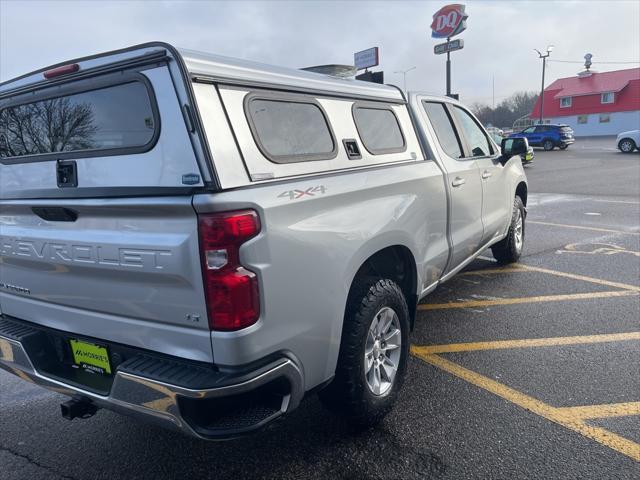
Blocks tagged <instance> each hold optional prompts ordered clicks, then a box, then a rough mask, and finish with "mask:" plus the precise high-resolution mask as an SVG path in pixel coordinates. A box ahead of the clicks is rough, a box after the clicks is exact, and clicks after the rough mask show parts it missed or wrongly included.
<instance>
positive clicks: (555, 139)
mask: <svg viewBox="0 0 640 480" xmlns="http://www.w3.org/2000/svg"><path fill="white" fill-rule="evenodd" d="M509 137H510V138H526V139H527V140H528V141H529V145H531V146H532V147H542V148H544V149H545V150H546V151H551V150H553V149H554V148H555V147H558V148H559V149H560V150H565V149H566V148H567V147H568V146H569V145H571V144H572V143H574V142H575V139H574V138H573V129H572V128H571V127H569V126H568V125H552V124H544V125H534V126H532V127H528V128H525V129H524V130H522V131H521V132H517V133H512V134H511V135H509Z"/></svg>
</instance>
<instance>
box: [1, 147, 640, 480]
mask: <svg viewBox="0 0 640 480" xmlns="http://www.w3.org/2000/svg"><path fill="white" fill-rule="evenodd" d="M614 143H615V142H614V141H613V139H610V138H607V139H598V140H581V139H578V141H577V142H576V144H575V145H573V146H572V147H570V148H569V149H568V150H566V151H558V150H555V151H552V152H543V151H541V150H537V151H536V158H535V163H534V165H533V166H532V167H530V168H528V170H527V174H528V177H529V182H530V191H531V195H530V199H529V203H528V218H527V227H526V243H525V251H524V256H523V258H522V260H521V263H519V264H517V265H512V266H507V267H498V265H497V264H496V263H495V262H494V261H493V260H492V258H491V255H490V252H487V253H485V254H484V255H483V256H482V257H481V258H479V259H477V260H476V261H475V262H474V263H473V264H472V265H470V266H469V268H467V270H466V271H465V272H464V273H463V274H461V275H459V276H458V277H456V278H455V279H454V280H452V281H451V282H450V283H448V284H446V285H443V286H442V287H441V288H439V289H438V290H437V291H436V292H434V293H433V294H432V295H430V296H429V297H428V298H427V299H426V301H425V303H423V304H422V305H420V310H419V314H418V319H417V322H416V328H415V331H414V333H413V336H412V343H413V347H412V354H413V355H412V357H411V360H410V367H409V372H408V376H407V380H406V383H405V387H404V390H403V394H402V398H401V400H400V402H399V404H398V405H397V407H396V408H395V410H394V411H393V413H392V414H391V415H389V416H388V417H387V419H385V421H384V422H383V424H382V425H381V426H380V427H378V428H377V429H374V430H371V431H367V432H364V433H362V432H361V433H355V432H352V431H350V430H349V428H347V427H346V426H344V425H343V424H342V423H341V422H340V421H339V420H337V419H335V418H334V417H332V416H331V415H330V414H329V413H327V412H325V411H324V410H323V409H322V408H321V407H320V405H319V402H318V400H317V399H316V398H315V397H310V398H308V399H306V400H305V402H304V403H303V405H302V406H301V408H299V409H298V410H297V411H296V412H294V413H293V414H292V415H291V416H290V417H288V418H287V419H285V420H284V421H282V422H280V423H278V424H277V425H275V426H274V427H273V428H271V429H269V430H267V431H264V432H261V433H259V434H257V435H255V436H252V437H249V438H245V439H240V440H236V441H232V442H226V443H205V442H200V441H197V440H193V439H190V438H187V437H183V436H182V435H180V434H175V433H172V432H167V431H164V430H161V429H158V428H155V427H152V426H148V425H146V424H142V423H139V422H137V421H134V420H131V419H128V418H126V417H121V416H118V415H116V414H114V413H111V412H107V411H100V412H99V413H98V414H97V415H96V416H95V417H94V418H92V419H91V420H88V421H78V420H75V421H73V422H68V421H66V420H64V419H62V418H61V416H60V414H59V403H60V401H61V400H62V398H63V397H61V396H59V395H57V394H55V393H51V392H47V391H45V390H41V389H39V388H37V387H34V386H31V385H29V384H27V383H25V382H22V381H21V380H18V379H14V378H13V377H11V376H9V375H8V374H5V373H0V403H1V408H0V478H2V479H25V478H29V479H41V478H42V479H45V478H46V479H51V480H53V479H77V480H80V479H98V478H100V479H103V478H104V479H114V478H126V479H128V478H145V479H146V478H149V479H151V478H153V479H154V480H158V479H173V478H243V479H244V478H292V479H293V478H295V479H299V478H345V479H409V478H451V479H460V478H545V479H556V478H557V479H568V478H593V479H602V478H620V479H626V478H628V479H631V478H638V477H639V476H640V296H639V295H640V154H638V153H634V154H630V155H624V154H621V153H619V152H617V151H616V150H615V145H614Z"/></svg>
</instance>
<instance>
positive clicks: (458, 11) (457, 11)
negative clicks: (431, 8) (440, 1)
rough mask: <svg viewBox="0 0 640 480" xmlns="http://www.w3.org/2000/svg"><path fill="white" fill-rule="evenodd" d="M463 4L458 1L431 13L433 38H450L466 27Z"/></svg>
mask: <svg viewBox="0 0 640 480" xmlns="http://www.w3.org/2000/svg"><path fill="white" fill-rule="evenodd" d="M464 9H465V6H464V5H461V4H459V3H455V4H452V5H446V6H444V7H442V8H441V9H440V10H438V11H437V12H436V13H434V15H433V22H431V36H432V37H433V38H451V37H453V36H455V35H458V34H460V33H462V32H464V31H465V30H466V28H467V22H466V20H467V18H468V17H469V15H467V14H466V13H465V11H464Z"/></svg>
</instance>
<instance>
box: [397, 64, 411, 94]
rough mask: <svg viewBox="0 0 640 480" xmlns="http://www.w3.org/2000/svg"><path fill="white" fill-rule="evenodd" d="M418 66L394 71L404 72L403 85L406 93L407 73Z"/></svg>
mask: <svg viewBox="0 0 640 480" xmlns="http://www.w3.org/2000/svg"><path fill="white" fill-rule="evenodd" d="M415 69H416V67H411V68H408V69H407V70H396V71H395V72H393V73H401V74H402V85H403V87H404V94H405V95H407V73H409V72H410V71H411V70H415Z"/></svg>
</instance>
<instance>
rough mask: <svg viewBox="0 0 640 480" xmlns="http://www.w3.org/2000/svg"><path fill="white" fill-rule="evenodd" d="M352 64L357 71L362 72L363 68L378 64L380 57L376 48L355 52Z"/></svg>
mask: <svg viewBox="0 0 640 480" xmlns="http://www.w3.org/2000/svg"><path fill="white" fill-rule="evenodd" d="M353 63H354V65H355V66H356V69H357V70H364V69H365V68H369V67H375V66H376V65H378V64H379V63H380V56H379V52H378V47H373V48H368V49H366V50H362V51H361V52H356V53H355V54H354V55H353Z"/></svg>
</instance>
